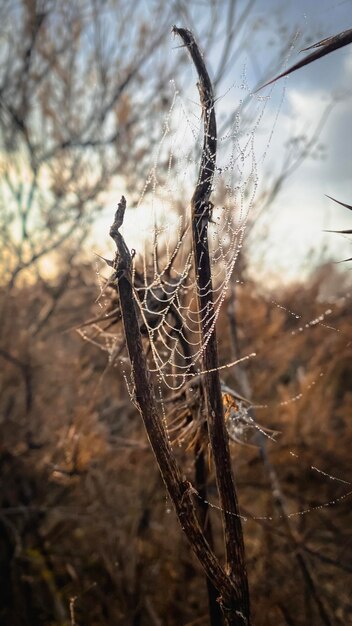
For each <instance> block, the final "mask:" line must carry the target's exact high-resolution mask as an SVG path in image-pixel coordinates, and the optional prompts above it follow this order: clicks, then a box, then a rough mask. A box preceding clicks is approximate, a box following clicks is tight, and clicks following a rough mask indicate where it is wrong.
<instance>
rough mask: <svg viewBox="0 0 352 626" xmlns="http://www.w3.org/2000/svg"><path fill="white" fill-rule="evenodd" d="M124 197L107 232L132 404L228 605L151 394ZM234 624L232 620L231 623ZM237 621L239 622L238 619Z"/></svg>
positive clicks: (228, 588) (222, 578) (225, 586)
mask: <svg viewBox="0 0 352 626" xmlns="http://www.w3.org/2000/svg"><path fill="white" fill-rule="evenodd" d="M125 208H126V200H125V198H124V197H122V199H121V202H120V203H119V205H118V209H117V211H116V215H115V220H114V223H113V225H112V227H111V229H110V235H111V237H112V238H113V240H114V241H115V244H116V248H117V253H116V258H115V263H114V267H115V279H116V282H117V288H118V293H119V298H120V303H121V314H122V320H123V326H124V333H125V338H126V345H127V350H128V355H129V359H130V362H131V368H132V377H133V382H134V393H135V403H136V406H137V408H138V410H139V412H140V414H141V416H142V419H143V422H144V425H145V428H146V431H147V435H148V438H149V441H150V445H151V447H152V449H153V452H154V454H155V457H156V460H157V463H158V466H159V469H160V472H161V475H162V477H163V480H164V482H165V485H166V487H167V490H168V492H169V495H170V498H171V499H172V501H173V503H174V506H175V509H176V513H177V516H178V518H179V521H180V523H181V526H182V529H183V530H184V532H185V535H186V536H187V539H188V541H189V542H190V544H191V547H192V549H193V551H194V552H195V554H196V556H197V557H198V560H199V562H200V563H201V565H202V567H203V568H204V570H205V573H206V575H207V576H208V578H209V579H210V580H211V581H212V583H213V585H214V586H215V587H216V589H218V591H219V594H220V601H221V602H222V603H223V604H225V605H227V604H228V603H229V602H230V600H231V598H233V596H235V597H237V596H238V594H237V593H236V587H235V586H234V584H233V582H232V581H231V579H230V578H229V577H228V576H227V574H226V573H225V571H224V570H223V568H222V567H221V565H220V563H219V562H218V560H217V558H216V556H215V555H214V553H213V552H212V550H211V548H210V546H209V544H208V542H207V541H206V539H205V537H204V534H203V533H202V530H201V528H200V526H199V523H198V520H197V516H196V512H195V507H194V504H193V490H192V486H191V484H190V483H189V482H188V481H187V480H185V479H183V478H182V476H181V472H180V469H179V467H178V465H177V462H176V459H175V457H174V454H173V451H172V449H171V446H170V444H169V441H168V438H167V435H166V431H165V428H164V425H163V421H162V419H161V416H160V415H159V414H158V411H157V407H156V401H155V397H154V393H153V390H152V386H151V382H150V379H149V373H148V365H147V361H146V357H145V354H144V351H143V346H142V337H141V333H140V328H139V321H138V316H137V308H136V305H135V302H134V297H133V289H132V276H131V263H132V259H131V255H130V252H129V250H128V248H127V246H126V244H125V241H124V239H123V237H122V235H121V234H120V232H119V228H120V226H121V225H122V223H123V217H124V212H125ZM233 623H235V622H233ZM237 623H239V622H237Z"/></svg>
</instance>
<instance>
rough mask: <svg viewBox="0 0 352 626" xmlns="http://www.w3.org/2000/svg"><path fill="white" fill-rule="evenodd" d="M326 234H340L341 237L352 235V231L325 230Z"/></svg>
mask: <svg viewBox="0 0 352 626" xmlns="http://www.w3.org/2000/svg"><path fill="white" fill-rule="evenodd" d="M323 232H324V233H340V234H341V235H352V230H351V229H349V230H324V231H323Z"/></svg>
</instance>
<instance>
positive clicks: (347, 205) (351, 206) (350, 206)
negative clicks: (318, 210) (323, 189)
mask: <svg viewBox="0 0 352 626" xmlns="http://www.w3.org/2000/svg"><path fill="white" fill-rule="evenodd" d="M325 195H326V197H327V198H329V199H330V200H333V201H334V202H337V204H341V206H344V207H346V209H350V211H352V205H351V204H345V203H344V202H340V200H336V198H332V197H331V196H328V195H327V194H325Z"/></svg>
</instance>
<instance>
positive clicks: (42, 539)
mask: <svg viewBox="0 0 352 626" xmlns="http://www.w3.org/2000/svg"><path fill="white" fill-rule="evenodd" d="M92 275H93V273H92V271H91V270H90V269H87V268H81V270H80V272H79V273H77V275H73V276H71V279H70V286H69V288H68V289H67V291H66V293H65V294H64V296H63V298H62V299H61V301H60V302H59V304H58V306H57V309H56V311H55V312H54V313H53V315H52V316H51V317H50V319H49V320H48V322H47V324H46V325H45V326H44V327H42V328H41V329H40V330H39V331H38V332H37V333H35V332H34V331H35V325H36V324H37V322H38V320H39V319H40V318H41V316H42V315H43V312H44V311H46V310H47V308H48V306H49V305H50V296H49V295H48V293H47V292H46V291H45V290H44V289H43V288H41V287H40V285H39V284H38V285H36V286H34V287H31V288H26V289H22V290H21V289H18V290H14V291H12V294H11V295H10V296H8V297H5V293H3V294H2V295H3V296H4V297H3V299H2V326H1V328H2V346H3V348H2V352H1V359H2V367H1V415H2V425H1V433H2V436H1V483H2V484H1V493H2V502H1V518H0V520H1V585H0V589H1V596H2V597H1V607H2V610H1V623H2V624H13V625H14V626H16V625H17V624H18V625H21V626H23V625H26V624H36V625H38V624H55V625H57V624H60V625H62V624H65V623H66V624H69V623H70V619H71V618H70V601H71V613H72V614H74V620H75V621H76V623H77V624H84V625H87V626H89V625H93V624H96V625H98V624H104V625H107V624H114V625H115V624H167V625H170V626H171V625H174V624H175V625H176V624H181V623H182V624H191V623H193V620H195V619H196V618H200V616H203V617H202V618H201V619H200V621H199V623H204V624H205V623H207V619H208V618H207V617H206V614H207V610H206V591H205V587H204V582H203V579H202V575H201V572H200V569H199V566H198V565H197V563H196V562H195V561H194V559H193V557H192V555H191V554H190V552H189V550H188V548H187V545H186V543H185V540H184V539H183V538H182V536H181V535H180V532H179V529H178V525H177V523H176V520H175V516H174V513H173V512H171V505H170V503H169V502H168V501H167V498H166V494H165V488H164V486H163V485H162V483H161V480H160V478H159V476H158V472H157V469H156V467H155V462H154V459H153V458H152V454H151V451H150V450H149V447H148V445H147V441H146V438H145V433H144V431H143V428H142V426H141V423H140V419H139V416H138V414H137V411H136V409H135V408H134V407H133V405H131V403H130V398H129V396H128V394H127V393H126V390H125V384H124V381H123V378H122V375H121V369H120V368H114V367H109V366H108V364H107V359H106V356H105V354H104V353H103V352H101V351H99V350H98V349H97V348H96V347H94V346H92V345H91V344H89V343H86V342H82V340H81V338H80V337H78V336H76V335H75V333H74V332H65V329H66V328H69V327H71V326H73V325H78V324H79V322H82V321H83V320H85V319H86V318H87V313H88V314H89V308H91V314H92V316H93V315H94V314H95V313H96V308H95V310H92V305H91V303H92V302H93V301H94V297H95V295H96V286H95V285H94V284H92V282H91V281H92ZM334 282H336V275H335V274H334V273H332V275H331V270H329V268H324V270H321V272H320V273H319V274H317V276H316V277H315V280H314V281H312V283H311V284H310V285H309V286H308V287H306V288H304V287H302V286H297V287H295V288H294V287H291V288H288V289H286V290H285V291H281V293H277V294H274V295H268V294H266V295H265V294H264V295H262V294H260V293H259V291H258V288H257V287H256V285H254V284H251V283H249V282H248V283H246V284H245V285H244V286H242V287H241V288H240V289H239V291H238V300H237V307H238V314H239V317H240V319H241V320H242V321H241V325H240V327H239V342H240V344H241V351H242V353H244V354H245V353H250V352H251V351H252V350H255V351H256V353H257V357H256V359H254V360H253V362H248V369H247V371H248V376H249V380H250V383H251V387H252V393H253V402H254V403H256V404H258V405H259V404H264V405H265V404H268V407H267V408H263V409H259V408H257V409H256V411H257V416H258V422H259V423H260V424H262V425H264V426H266V427H268V428H271V429H274V430H277V431H280V433H281V434H280V435H279V436H277V437H276V439H277V442H276V443H274V442H272V441H270V440H268V442H267V443H268V451H269V456H270V461H271V463H272V464H273V465H274V467H275V469H276V472H277V476H278V478H279V480H280V486H281V490H282V492H283V494H284V495H285V499H286V503H287V507H288V510H289V512H291V513H294V512H297V511H301V510H302V511H303V510H307V509H310V512H309V513H307V514H305V515H302V516H301V515H298V516H296V517H292V518H290V519H291V521H292V524H293V526H294V530H295V533H296V536H297V537H298V540H299V543H300V547H301V549H302V551H303V553H304V555H305V558H306V559H307V561H308V563H309V566H310V571H311V573H312V576H313V579H314V584H315V588H316V592H317V594H318V595H319V597H320V598H321V600H322V602H323V604H324V606H325V609H326V613H327V615H328V616H329V619H330V623H331V624H339V623H341V624H346V623H347V622H348V621H349V619H350V618H351V614H352V613H351V603H350V598H349V593H348V581H349V579H350V574H351V534H350V519H349V515H348V514H349V511H350V500H349V498H348V497H347V498H346V499H343V496H344V494H346V493H347V492H349V491H350V490H351V487H350V485H348V484H344V483H340V482H338V481H336V480H331V479H329V478H328V477H327V476H325V475H324V474H321V473H318V472H317V471H316V470H314V469H310V467H311V466H314V467H317V468H318V469H320V470H321V471H323V472H326V473H327V474H330V475H333V476H336V477H339V478H341V479H345V480H347V481H348V479H349V471H348V470H349V456H350V455H349V450H350V446H351V444H352V430H351V423H350V419H349V416H350V415H351V408H352V393H351V390H350V380H351V362H352V359H351V329H350V324H349V302H348V298H347V297H346V296H345V295H344V293H343V291H342V292H341V293H340V294H334V293H333V292H332V291H331V289H330V292H329V293H326V288H327V287H326V286H327V285H329V284H330V285H331V284H333V283H334ZM323 290H325V294H324V291H323ZM273 301H275V302H279V303H280V305H281V306H284V307H285V308H286V310H284V309H282V308H278V307H277V306H276V305H275V304H273ZM327 309H331V311H332V313H331V314H329V315H327V316H326V318H325V319H324V320H323V321H322V323H320V324H319V323H313V324H311V325H310V326H309V328H306V327H305V323H309V322H314V321H315V320H316V319H317V318H318V317H319V315H321V313H322V312H324V311H326V310H327ZM225 310H226V309H225V308H224V311H225ZM289 311H294V312H295V313H297V314H303V317H302V318H300V319H297V318H296V317H295V316H294V315H292V314H290V313H289ZM225 324H226V325H227V320H226V315H225V312H224V313H223V318H222V320H221V328H222V329H224V330H223V332H222V333H221V337H220V339H221V341H220V343H221V347H220V357H221V359H222V362H225V361H226V360H227V356H228V352H229V349H230V343H229V341H230V340H229V337H230V334H229V329H228V326H226V332H225ZM324 324H326V325H327V326H329V327H332V328H336V330H332V329H331V328H328V327H327V326H325V325H324ZM300 327H303V328H304V330H303V331H301V332H300V331H299V328H300ZM292 333H295V334H292ZM223 372H224V382H226V383H227V384H228V385H229V386H231V387H235V388H236V384H237V383H236V376H235V375H236V368H233V369H232V370H223ZM321 374H323V376H321ZM300 394H302V397H299V396H300ZM294 397H298V399H297V400H296V401H292V398H294ZM291 452H293V453H294V454H298V458H296V457H294V456H292V454H291ZM179 454H180V455H181V456H182V458H183V462H184V467H185V469H186V471H187V472H189V473H190V474H191V472H192V466H193V463H194V460H193V455H190V454H189V453H187V452H185V451H184V450H183V451H182V449H180V452H179ZM232 456H233V460H234V463H235V469H236V475H237V477H238V484H239V499H240V507H241V513H242V514H243V515H244V516H246V517H247V518H248V521H247V522H245V523H244V533H245V542H246V551H247V557H248V573H249V579H250V586H251V590H252V598H253V600H252V604H253V609H252V610H253V618H254V623H255V624H257V625H258V626H261V625H264V624H268V625H269V624H272V623H274V622H277V623H279V624H281V623H282V624H285V623H288V624H291V623H292V624H302V625H303V624H308V623H310V624H315V623H316V624H319V623H320V617H319V614H318V613H317V606H316V603H315V602H314V598H312V595H311V594H310V593H308V591H307V587H306V582H305V580H304V578H303V576H302V572H301V571H300V569H299V568H297V565H296V561H295V555H294V554H293V552H292V549H291V546H290V542H289V541H288V537H287V533H286V529H285V524H284V521H283V520H282V519H279V518H278V512H277V508H276V506H275V498H273V493H272V489H271V485H270V480H269V477H268V475H267V473H266V470H265V468H264V466H263V463H262V460H261V458H260V455H259V452H258V449H257V448H255V447H248V446H244V445H240V444H235V443H233V444H232ZM209 500H210V501H211V502H212V503H213V504H217V501H216V496H215V491H214V489H213V488H212V487H211V485H210V495H209ZM331 501H335V503H334V504H332V505H331V506H327V507H325V506H323V507H322V508H314V507H320V505H321V504H325V503H327V502H331ZM211 515H212V518H213V523H214V529H215V530H214V533H215V539H216V542H217V543H218V537H219V535H218V533H219V532H220V525H219V511H217V510H216V509H211ZM252 516H260V517H262V516H264V517H266V518H272V519H264V520H252V519H251V518H252ZM73 598H76V599H75V600H74V601H73V600H72V599H73ZM72 619H73V618H72ZM72 619H71V622H72ZM72 623H75V622H74V621H73V622H72ZM195 623H198V622H195Z"/></svg>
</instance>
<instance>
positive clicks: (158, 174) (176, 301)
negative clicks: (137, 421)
mask: <svg viewBox="0 0 352 626" xmlns="http://www.w3.org/2000/svg"><path fill="white" fill-rule="evenodd" d="M171 89H172V90H173V101H172V105H171V107H170V110H169V113H168V115H167V117H166V119H165V120H164V125H163V134H162V137H161V140H160V143H159V145H158V147H157V150H156V152H155V154H154V158H153V163H152V167H151V169H150V172H149V175H148V177H147V179H146V181H145V183H144V186H143V188H142V191H141V193H140V196H139V199H138V201H137V203H136V206H137V208H140V207H144V210H145V211H146V212H149V214H150V215H152V219H151V220H150V221H151V223H152V227H151V228H148V227H146V228H143V225H141V228H140V230H141V244H140V247H139V248H138V249H137V251H136V254H135V256H134V266H133V286H134V294H135V301H136V303H137V305H138V309H139V314H140V323H141V332H142V335H143V337H144V340H145V343H146V351H147V354H148V358H149V371H150V373H151V375H152V376H153V380H154V383H155V389H156V393H157V400H158V402H159V404H160V407H161V412H162V418H163V421H164V425H165V427H166V430H167V433H168V437H169V441H170V443H172V444H175V443H176V442H177V443H178V444H180V442H181V443H182V441H181V440H180V438H177V437H176V438H175V439H173V437H172V423H171V424H170V419H169V417H168V415H167V413H168V411H167V401H168V400H167V399H166V398H167V397H168V396H170V394H172V393H175V392H176V393H177V392H180V391H182V390H183V389H184V388H185V386H187V384H189V383H191V384H192V381H193V380H194V381H196V380H197V379H199V377H200V375H201V374H203V373H204V370H203V367H202V357H203V353H204V348H205V346H206V344H207V342H208V341H209V338H210V337H211V335H212V333H213V332H214V329H215V327H216V323H217V321H218V318H219V314H220V311H221V307H222V305H223V303H224V300H225V298H226V296H227V292H228V289H229V285H230V282H231V281H233V280H234V277H233V274H234V269H235V266H236V263H237V262H238V260H239V257H240V253H241V249H242V246H243V243H244V238H245V233H246V228H247V225H248V222H249V220H250V215H251V211H252V209H253V205H254V203H255V198H256V192H257V189H258V182H259V180H260V176H261V171H260V168H261V167H262V165H263V163H264V161H265V159H266V156H267V153H268V150H269V147H270V142H271V139H272V137H273V133H274V129H275V126H276V123H277V120H278V116H279V112H280V108H281V105H282V102H283V98H284V91H282V97H281V99H280V101H279V103H278V106H277V112H276V116H275V118H274V122H273V124H272V126H271V128H269V130H268V129H266V128H265V124H264V113H265V109H266V107H267V102H268V100H269V98H270V97H271V96H269V98H262V97H257V96H255V95H253V94H251V93H250V90H249V88H248V86H247V84H246V81H245V73H244V74H243V76H242V81H241V83H240V84H239V85H232V86H231V87H230V88H229V90H228V91H227V92H226V94H224V96H223V97H222V98H220V100H221V99H223V100H225V99H226V98H229V99H230V101H231V102H234V101H235V102H236V101H237V102H239V104H238V107H237V110H236V113H235V114H234V116H233V120H232V122H231V124H230V125H229V126H228V128H227V130H226V133H225V134H223V135H222V136H220V137H218V153H217V163H216V168H215V175H214V179H213V183H212V187H213V191H212V202H213V204H214V207H213V211H212V219H211V222H210V224H209V231H208V237H209V245H210V257H211V267H212V281H213V282H212V286H211V285H210V284H209V285H208V288H209V289H212V296H213V303H214V307H213V310H200V311H198V309H197V296H198V294H197V289H198V287H197V282H196V277H195V272H194V267H193V256H192V225H191V207H190V202H191V197H192V194H193V191H194V188H195V184H196V182H197V177H198V174H199V172H198V170H199V162H200V156H201V150H202V145H203V120H202V114H201V107H200V105H199V104H198V103H197V101H196V100H195V99H192V98H191V97H186V96H185V95H184V94H182V93H181V92H180V91H179V90H178V89H177V87H176V85H175V83H174V82H173V81H171ZM273 89H274V88H273ZM248 100H250V107H248ZM218 106H219V100H218V101H217V103H216V107H218ZM259 134H261V135H263V134H265V135H266V139H265V140H264V142H263V138H262V136H261V138H260V142H258V141H257V140H258V136H259ZM258 143H259V144H260V146H262V145H263V143H264V146H265V147H264V150H262V152H261V153H260V149H258ZM130 210H131V211H132V209H130ZM142 231H143V232H142ZM126 243H127V245H128V239H127V238H126ZM97 273H98V276H100V273H99V271H98V272H97ZM238 282H240V281H238ZM107 286H108V287H109V282H108V283H105V282H104V281H101V296H100V298H99V300H98V301H99V304H100V306H101V307H102V309H103V316H102V317H100V319H99V322H100V321H102V320H104V319H107V318H108V317H109V319H110V315H111V313H114V312H115V313H116V314H117V315H118V304H117V305H116V307H115V308H113V310H112V311H111V306H110V308H108V309H107V312H106V303H108V304H109V305H111V301H110V296H109V297H107V295H106V289H107ZM271 302H272V304H273V305H274V306H276V307H278V308H280V309H284V310H285V311H286V312H287V314H288V315H291V316H293V317H295V318H296V319H297V320H299V319H300V317H301V315H300V314H298V313H295V312H294V311H291V310H289V309H287V308H285V307H284V306H283V305H281V304H280V303H279V302H277V301H275V300H272V301H271ZM115 304H116V303H115ZM330 313H331V309H326V310H325V311H324V312H323V313H322V314H321V315H320V316H319V317H317V318H314V319H312V320H310V321H308V322H306V323H305V324H304V325H302V326H299V328H298V329H296V330H293V331H292V332H291V334H296V333H302V332H304V331H305V330H308V329H310V328H312V327H313V326H315V325H326V324H324V322H325V318H326V317H328V316H329V315H330ZM200 322H202V324H203V326H204V327H205V328H206V334H205V338H204V340H203V338H202V336H201V332H200ZM326 327H327V328H329V329H331V330H335V331H336V332H339V330H338V329H336V328H333V327H330V326H328V325H326ZM92 329H93V333H92V332H91V330H92ZM81 332H82V334H83V335H84V337H85V338H86V339H88V340H89V341H92V342H93V343H96V345H98V346H99V347H103V349H105V350H107V352H108V353H109V360H110V363H115V364H116V362H119V364H120V366H121V369H122V374H123V376H124V378H125V382H126V386H127V389H128V391H129V394H130V397H131V400H132V401H134V389H133V381H132V380H131V379H130V376H129V371H128V368H126V366H125V359H124V358H123V356H122V350H123V343H124V340H123V337H122V333H116V332H115V331H111V332H109V331H108V330H107V328H106V326H105V325H100V323H94V324H93V325H92V326H91V327H90V331H89V332H88V331H81ZM255 357H256V354H255V353H254V352H253V353H250V354H248V355H245V356H244V357H242V359H239V360H236V361H231V362H226V363H225V364H223V365H221V366H220V367H219V369H220V370H222V369H228V368H231V367H233V366H235V365H236V364H238V363H239V362H240V361H243V360H248V359H252V358H255ZM321 375H323V373H321ZM314 384H315V381H312V382H311V383H310V384H309V385H308V386H307V391H308V390H309V389H310V388H311V387H312V386H313V385H314ZM190 389H191V390H192V387H190ZM224 392H226V390H225V389H224ZM171 397H172V396H171ZM175 397H176V396H175ZM301 397H302V393H299V394H297V395H295V396H292V397H291V398H289V399H286V400H284V401H281V402H278V403H276V404H278V405H279V406H286V405H287V404H290V403H293V402H297V401H298V400H300V399H301ZM252 406H253V408H255V409H261V408H267V407H268V404H254V405H252ZM248 408H249V407H248V405H247V404H246V403H244V404H243V402H242V400H241V399H240V400H238V399H236V406H235V408H234V407H232V408H231V410H229V416H228V421H227V429H228V432H229V435H230V437H231V438H232V439H233V440H234V441H236V442H238V443H241V438H242V436H243V434H244V433H245V432H246V430H247V429H248V430H252V431H254V432H256V431H257V432H259V433H260V434H261V435H263V436H264V437H265V438H267V439H269V440H270V441H272V442H274V444H275V443H276V438H275V434H273V433H271V431H270V430H268V429H266V428H264V427H262V426H260V425H259V424H257V423H256V422H255V421H254V420H253V419H252V418H251V417H250V414H249V413H248ZM181 422H182V420H181ZM181 422H177V423H176V426H175V428H176V429H177V427H179V426H180V424H181ZM183 423H184V422H183ZM289 453H290V455H291V456H292V457H293V458H295V459H296V460H297V461H298V462H300V457H299V455H297V454H296V453H295V452H294V451H293V450H290V451H289ZM306 471H309V472H315V473H318V474H320V476H321V477H322V478H325V479H326V480H330V481H335V482H340V483H343V484H345V485H348V486H351V484H352V483H351V482H349V481H346V480H345V479H343V478H339V477H336V476H333V475H332V474H329V473H328V472H325V471H324V470H322V469H320V468H319V467H317V466H316V465H313V464H311V465H308V466H307V467H306ZM351 493H352V492H351V491H348V492H347V493H345V494H343V495H342V496H339V497H336V498H334V499H332V500H329V501H327V502H325V503H322V504H320V505H317V506H312V507H309V508H307V509H304V510H303V509H302V510H300V511H295V512H292V513H290V516H296V515H304V514H306V513H308V512H309V511H312V510H314V509H319V508H324V507H329V506H332V505H333V504H336V503H338V502H340V501H341V500H343V499H345V498H347V497H348V496H350V495H351ZM197 496H198V497H200V496H199V494H198V493H197ZM207 502H208V501H207ZM208 504H209V505H210V506H211V507H212V508H215V509H219V508H220V507H218V506H217V505H216V504H214V503H211V502H208ZM241 517H242V518H243V520H246V519H247V516H241ZM252 518H253V519H258V520H259V519H260V520H265V519H267V520H270V519H271V517H270V516H252Z"/></svg>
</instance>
